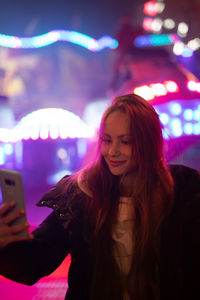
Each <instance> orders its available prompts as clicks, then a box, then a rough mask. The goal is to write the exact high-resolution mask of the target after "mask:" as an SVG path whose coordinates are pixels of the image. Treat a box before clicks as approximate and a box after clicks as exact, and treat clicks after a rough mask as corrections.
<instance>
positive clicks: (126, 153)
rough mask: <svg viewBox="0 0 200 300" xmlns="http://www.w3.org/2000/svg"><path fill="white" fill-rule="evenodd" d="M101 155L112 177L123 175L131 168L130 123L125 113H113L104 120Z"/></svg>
mask: <svg viewBox="0 0 200 300" xmlns="http://www.w3.org/2000/svg"><path fill="white" fill-rule="evenodd" d="M101 154H102V156H103V157H104V159H105V162H106V163H107V165H108V168H109V170H110V172H111V173H112V174H113V175H123V174H125V173H126V172H127V171H129V170H130V169H131V166H133V163H132V142H131V136H130V121H129V118H128V116H127V115H126V114H125V113H123V112H121V111H114V112H112V113H111V114H110V115H109V116H108V117H107V118H106V120H105V123H104V130H103V132H102V136H101Z"/></svg>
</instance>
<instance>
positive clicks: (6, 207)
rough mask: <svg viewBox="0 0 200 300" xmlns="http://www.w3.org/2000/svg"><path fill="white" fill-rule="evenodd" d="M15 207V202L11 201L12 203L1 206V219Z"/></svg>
mask: <svg viewBox="0 0 200 300" xmlns="http://www.w3.org/2000/svg"><path fill="white" fill-rule="evenodd" d="M15 205H16V202H14V201H11V202H8V203H3V204H2V205H1V206H0V217H2V216H3V215H4V214H6V213H7V212H8V211H9V210H11V209H12V208H13V207H14V206H15Z"/></svg>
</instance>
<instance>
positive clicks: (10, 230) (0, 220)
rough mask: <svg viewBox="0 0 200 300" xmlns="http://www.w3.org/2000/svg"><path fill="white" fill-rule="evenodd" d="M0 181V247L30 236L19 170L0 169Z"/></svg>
mask: <svg viewBox="0 0 200 300" xmlns="http://www.w3.org/2000/svg"><path fill="white" fill-rule="evenodd" d="M0 183H1V191H2V197H3V205H2V206H0V247H2V246H5V245H6V244H8V243H10V242H13V241H18V240H24V239H27V238H30V236H29V235H28V231H27V228H28V227H29V224H28V223H27V219H26V213H25V211H26V210H25V201H24V191H23V183H22V176H21V174H20V173H19V172H16V171H12V170H7V169H1V170H0Z"/></svg>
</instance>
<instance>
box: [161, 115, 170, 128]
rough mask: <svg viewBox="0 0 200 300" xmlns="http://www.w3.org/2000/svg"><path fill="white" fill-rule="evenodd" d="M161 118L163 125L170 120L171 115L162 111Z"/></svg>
mask: <svg viewBox="0 0 200 300" xmlns="http://www.w3.org/2000/svg"><path fill="white" fill-rule="evenodd" d="M159 119H160V122H161V123H162V124H163V125H166V124H167V123H168V122H169V115H168V114H166V113H162V114H160V115H159Z"/></svg>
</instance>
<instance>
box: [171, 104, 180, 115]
mask: <svg viewBox="0 0 200 300" xmlns="http://www.w3.org/2000/svg"><path fill="white" fill-rule="evenodd" d="M170 110H171V113H172V114H173V115H176V116H178V115H180V114H181V112H182V108H181V105H180V104H179V103H172V105H170Z"/></svg>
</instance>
